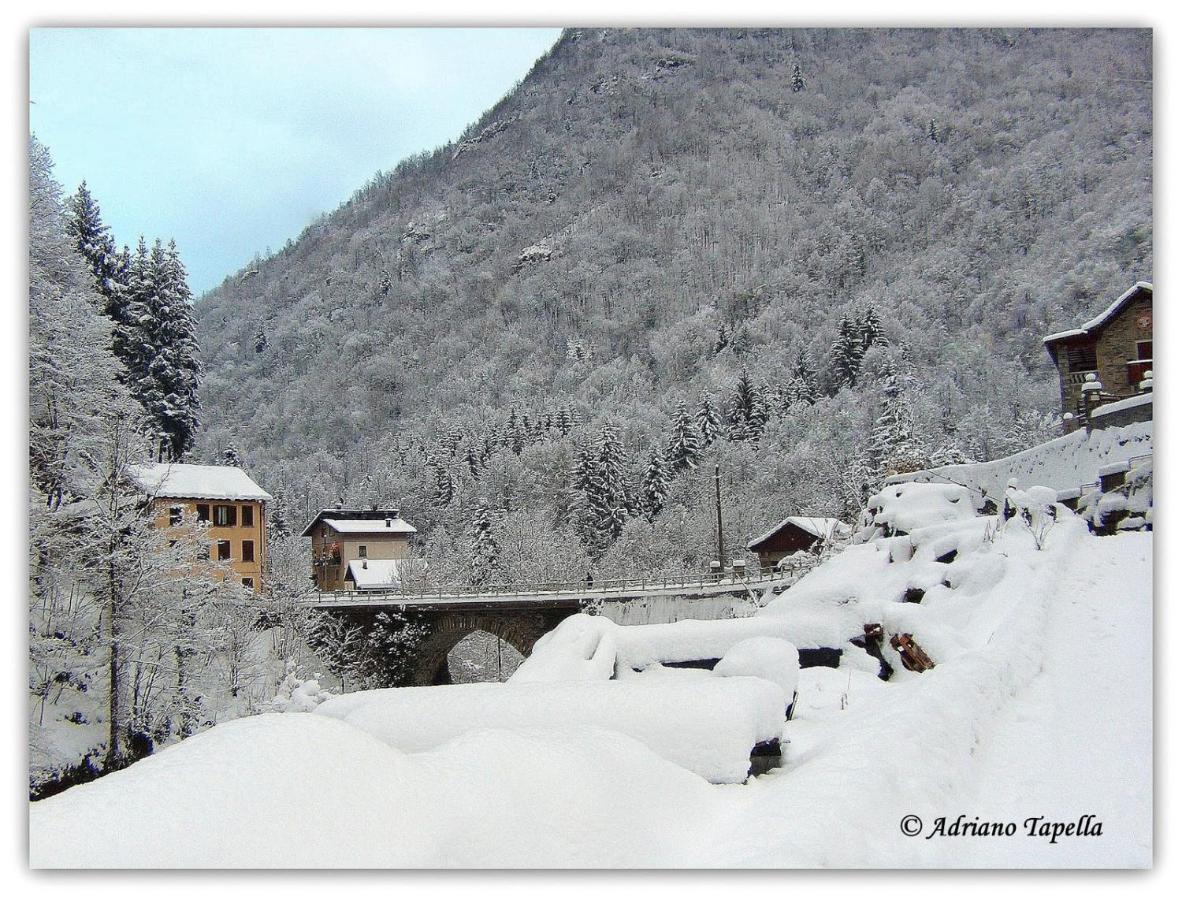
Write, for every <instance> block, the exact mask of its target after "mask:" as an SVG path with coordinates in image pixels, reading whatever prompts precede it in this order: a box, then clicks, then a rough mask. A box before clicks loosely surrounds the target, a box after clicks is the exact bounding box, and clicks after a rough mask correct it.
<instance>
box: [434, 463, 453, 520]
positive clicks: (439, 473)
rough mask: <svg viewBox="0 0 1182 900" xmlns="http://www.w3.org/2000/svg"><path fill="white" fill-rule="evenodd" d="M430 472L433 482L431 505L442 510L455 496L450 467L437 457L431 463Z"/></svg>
mask: <svg viewBox="0 0 1182 900" xmlns="http://www.w3.org/2000/svg"><path fill="white" fill-rule="evenodd" d="M431 472H432V476H433V480H434V485H433V488H432V491H431V503H432V504H433V505H434V506H436V507H438V508H440V509H442V508H443V507H445V506H447V505H448V504H450V503H451V501H452V497H454V496H455V490H456V486H455V482H454V481H453V480H452V475H451V469H450V467H449V466H448V465H447V463H446V462H445V461H444V460H441V459H439V458H438V457H437V458H435V459H433V460H432V461H431Z"/></svg>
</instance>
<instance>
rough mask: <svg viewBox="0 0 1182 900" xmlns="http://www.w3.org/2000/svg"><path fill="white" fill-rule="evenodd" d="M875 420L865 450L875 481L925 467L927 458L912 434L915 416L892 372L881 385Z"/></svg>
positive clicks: (901, 386) (921, 443) (889, 372)
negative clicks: (875, 477)
mask: <svg viewBox="0 0 1182 900" xmlns="http://www.w3.org/2000/svg"><path fill="white" fill-rule="evenodd" d="M880 390H881V396H882V399H881V401H880V405H879V413H878V418H877V419H876V420H875V423H874V431H873V432H872V433H871V436H870V444H869V447H868V450H867V456H868V462H869V467H870V469H871V471H872V472H874V473H875V475H876V476H877V478H878V480H880V481H881V479H883V478H885V477H886V476H888V475H894V474H896V473H898V472H912V471H915V470H916V469H919V468H922V467H923V466H924V465H925V464H926V458H927V454H926V452H925V450H924V446H923V442H922V440H921V439H920V438H919V437H918V436H917V435H916V433H915V422H914V414H913V412H912V409H911V403H910V401H909V400H908V398H907V395H906V392H905V391H904V389H903V384H902V381H901V379H900V378H899V375H898V374H897V373H896V371H895V370H894V368H893V367H892V368H890V369H888V371H887V372H886V374H885V376H884V377H883V380H882V385H881V388H880Z"/></svg>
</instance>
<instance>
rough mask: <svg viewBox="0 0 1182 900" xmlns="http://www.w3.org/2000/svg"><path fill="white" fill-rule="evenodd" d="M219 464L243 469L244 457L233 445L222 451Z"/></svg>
mask: <svg viewBox="0 0 1182 900" xmlns="http://www.w3.org/2000/svg"><path fill="white" fill-rule="evenodd" d="M219 462H220V464H221V465H223V466H234V467H235V468H237V469H241V468H242V455H241V454H240V453H239V452H238V448H237V447H235V446H234V445H233V444H231V445H230V446H229V447H226V449H224V450H223V451H222V458H221V460H220V461H219Z"/></svg>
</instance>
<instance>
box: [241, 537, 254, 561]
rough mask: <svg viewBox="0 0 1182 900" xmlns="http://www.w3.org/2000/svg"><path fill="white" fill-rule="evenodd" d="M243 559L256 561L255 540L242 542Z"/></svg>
mask: <svg viewBox="0 0 1182 900" xmlns="http://www.w3.org/2000/svg"><path fill="white" fill-rule="evenodd" d="M242 561H243V562H254V541H243V542H242Z"/></svg>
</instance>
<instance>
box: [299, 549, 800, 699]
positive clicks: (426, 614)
mask: <svg viewBox="0 0 1182 900" xmlns="http://www.w3.org/2000/svg"><path fill="white" fill-rule="evenodd" d="M795 577H796V573H792V572H787V571H784V572H779V571H778V572H773V573H763V574H752V575H750V576H738V577H725V578H718V577H713V578H712V577H710V576H705V577H702V578H698V579H694V580H691V581H674V580H671V579H655V580H645V579H634V580H631V581H629V582H628V583H621V584H616V583H608V584H605V585H603V586H601V587H599V588H596V589H591V588H582V589H572V590H546V589H538V590H532V591H530V590H524V591H512V592H500V593H496V592H490V593H484V594H477V593H472V594H447V593H434V594H432V593H423V594H418V595H415V594H407V593H374V592H363V591H362V592H346V591H339V592H333V593H322V594H319V595H317V597H316V598H315V599H312V600H309V601H307V604H306V605H308V606H310V607H313V608H316V609H323V610H328V611H330V612H331V613H332V614H334V615H338V616H341V617H343V618H346V619H347V620H349V622H350V623H352V624H356V625H360V626H361V627H362V628H364V629H367V630H368V628H369V627H370V626H372V624H373V620H374V617H375V616H376V615H377V614H378V613H380V612H383V611H397V612H400V613H406V614H408V615H410V616H412V617H413V618H414V620H415V621H416V622H418V623H420V624H421V625H423V626H425V628H426V631H427V633H426V636H425V637H424V639H423V640H422V641H421V642H420V643H419V644H418V647H417V649H416V650H415V651H414V653H415V659H414V663H413V671H414V677H413V683H414V684H418V685H428V684H450V683H451V673H450V671H449V670H448V662H447V656H448V654H449V653H450V652H451V650H452V648H453V647H455V646H456V644H458V643H459V642H460V641H462V640H463V639H464V638H466V637H467V636H468V635H470V634H472V633H474V632H477V631H485V632H488V633H489V634H492V635H495V636H496V637H498V638H500V639H501V640H502V641H504V642H505V643H507V644H508V645H509V646H511V647H513V648H514V649H515V650H517V652H518V653H520V654H521V655H522V656H529V654H530V651H532V650H533V647H534V644H535V643H537V641H538V638H540V637H541V636H542V635H544V634H546V632H548V631H551V630H553V629H554V628H555V627H557V625H558V623H559V622H561V621H562V620H563V619H565V618H567V617H569V616H573V615H574V614H576V613H578V612H580V611H581V610H583V609H585V608H587V606H588V605H594V604H595V603H596V602H597V601H599V602H607V601H610V602H611V603H613V604H614V603H627V602H628V601H631V600H640V599H645V598H652V597H662V596H664V597H678V598H686V599H697V598H702V597H720V596H732V597H748V596H751V595H752V593H754V592H757V591H763V590H766V589H767V588H769V587H771V588H775V587H777V585H778V584H783V585H784V586H787V585H788V584H791V583H792V581H794V580H795Z"/></svg>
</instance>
